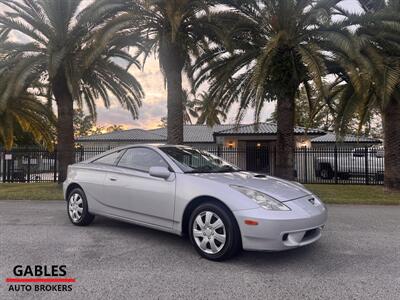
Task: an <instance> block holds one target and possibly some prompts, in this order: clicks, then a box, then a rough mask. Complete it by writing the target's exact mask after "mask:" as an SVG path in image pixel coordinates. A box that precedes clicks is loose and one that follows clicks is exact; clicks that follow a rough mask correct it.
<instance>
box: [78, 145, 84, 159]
mask: <svg viewBox="0 0 400 300" xmlns="http://www.w3.org/2000/svg"><path fill="white" fill-rule="evenodd" d="M84 156H85V149H84V148H83V146H81V155H80V158H79V162H81V161H83V160H84Z"/></svg>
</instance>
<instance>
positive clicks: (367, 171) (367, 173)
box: [364, 147, 369, 185]
mask: <svg viewBox="0 0 400 300" xmlns="http://www.w3.org/2000/svg"><path fill="white" fill-rule="evenodd" d="M364 155H365V184H366V185H369V168H368V147H365V149H364Z"/></svg>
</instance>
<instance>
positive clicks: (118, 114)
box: [0, 0, 359, 129]
mask: <svg viewBox="0 0 400 300" xmlns="http://www.w3.org/2000/svg"><path fill="white" fill-rule="evenodd" d="M342 6H343V7H345V8H347V9H349V10H352V11H356V10H357V9H359V7H358V4H357V1H356V0H345V1H343V2H342ZM1 10H2V8H1V6H0V11H1ZM131 70H132V72H133V74H134V75H135V76H136V78H137V79H138V80H139V82H140V83H141V84H142V87H143V90H144V91H145V94H146V95H145V99H144V100H143V106H142V107H141V109H140V115H139V119H138V120H133V119H132V117H131V115H130V113H129V112H127V111H126V110H124V109H123V108H122V107H121V106H120V105H119V103H117V102H114V103H113V104H112V105H111V107H110V109H106V108H105V107H104V106H103V105H102V104H101V103H100V101H99V103H98V119H97V124H98V125H101V126H107V125H111V124H118V125H123V126H124V128H134V127H140V128H144V129H150V128H155V127H157V125H158V124H159V123H160V119H161V118H162V117H163V116H165V115H166V114H167V108H166V98H167V97H166V95H167V94H166V90H165V86H164V80H163V76H162V74H161V72H160V70H159V65H158V61H157V60H156V59H155V58H154V57H151V58H149V59H148V60H147V62H146V66H145V68H144V70H143V71H141V70H134V69H133V68H132V69H131ZM185 85H186V86H187V83H185ZM274 107H275V103H269V104H268V105H267V106H266V109H265V110H264V111H263V115H262V118H261V120H265V119H267V118H268V116H269V114H270V113H271V112H272V111H273V110H274ZM235 114H236V110H235V109H234V108H233V109H231V111H230V112H229V114H228V119H227V121H226V123H231V122H234V118H235ZM252 121H253V113H252V112H251V111H249V112H248V114H247V116H246V117H245V119H244V121H243V123H252Z"/></svg>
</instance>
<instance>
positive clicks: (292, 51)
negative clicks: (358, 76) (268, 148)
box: [194, 0, 340, 179]
mask: <svg viewBox="0 0 400 300" xmlns="http://www.w3.org/2000/svg"><path fill="white" fill-rule="evenodd" d="M338 2H340V0H338V1H334V0H321V1H314V0H304V1H295V0H280V1H277V0H250V1H239V0H238V1H226V4H228V5H230V6H231V7H233V9H231V10H229V11H224V12H218V11H217V12H214V14H217V15H218V20H219V22H220V26H219V28H218V29H219V30H218V29H217V36H219V37H222V38H221V41H220V42H219V43H214V46H211V47H210V50H209V51H206V53H204V54H203V55H202V56H201V57H200V58H199V59H198V60H197V63H196V65H195V69H196V70H198V74H197V75H196V74H194V75H196V76H195V82H196V85H195V88H197V87H198V85H199V84H202V83H203V82H205V81H210V89H209V93H210V97H212V98H214V99H220V103H221V105H222V107H223V108H225V109H227V108H229V107H231V105H232V104H233V103H235V102H238V103H239V111H238V114H237V121H238V122H239V121H240V120H241V119H242V118H243V116H244V114H245V112H246V111H247V110H248V109H249V108H253V109H254V110H255V122H258V121H259V118H260V114H261V112H262V109H263V107H264V105H265V103H267V102H271V101H277V126H278V132H277V142H276V146H277V166H276V167H277V175H278V176H280V177H283V178H286V179H293V177H294V172H293V169H294V147H295V143H294V130H293V129H294V113H295V96H296V93H297V91H298V89H299V86H300V84H301V83H303V84H304V85H305V86H308V85H309V82H310V81H312V82H313V84H314V86H315V87H316V88H317V89H318V90H319V91H320V93H321V94H323V93H324V89H323V80H322V78H323V76H325V64H324V52H323V51H322V49H321V46H320V44H321V41H322V40H325V39H329V38H333V37H334V36H333V34H331V31H330V30H331V29H330V28H329V27H328V25H329V23H330V20H331V19H330V16H331V14H332V12H334V11H335V5H336V4H337V3H338ZM211 17H212V16H211Z"/></svg>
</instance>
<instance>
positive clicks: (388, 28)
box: [330, 0, 400, 191]
mask: <svg viewBox="0 0 400 300" xmlns="http://www.w3.org/2000/svg"><path fill="white" fill-rule="evenodd" d="M359 2H360V4H361V7H362V8H363V9H364V11H363V12H362V13H361V14H354V13H350V12H348V11H346V10H344V9H342V10H341V14H342V16H343V17H344V20H343V21H342V22H339V23H338V26H339V25H340V26H343V28H342V32H343V34H342V35H341V41H340V43H335V44H331V45H330V48H331V49H334V53H335V54H334V55H333V56H332V66H333V68H332V71H333V73H335V74H337V75H338V78H339V79H340V80H339V84H338V85H337V86H336V87H335V88H334V89H333V91H332V92H333V93H334V94H336V95H339V97H340V106H339V110H338V116H339V117H340V118H338V120H337V124H338V131H339V132H345V131H346V128H347V127H348V123H349V120H350V119H351V117H352V116H353V115H354V114H355V113H356V114H358V115H359V116H360V119H361V122H360V124H359V126H360V128H361V126H362V125H363V124H364V123H365V122H366V121H367V120H368V116H369V115H370V114H371V112H373V111H376V110H379V111H380V112H381V113H382V116H383V131H384V148H385V179H384V184H385V188H386V189H387V190H390V191H392V190H397V191H400V160H399V159H398V151H399V149H400V39H399V37H400V1H398V0H389V1H383V0H382V1H362V0H360V1H359ZM354 28H356V29H355V30H354Z"/></svg>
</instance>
